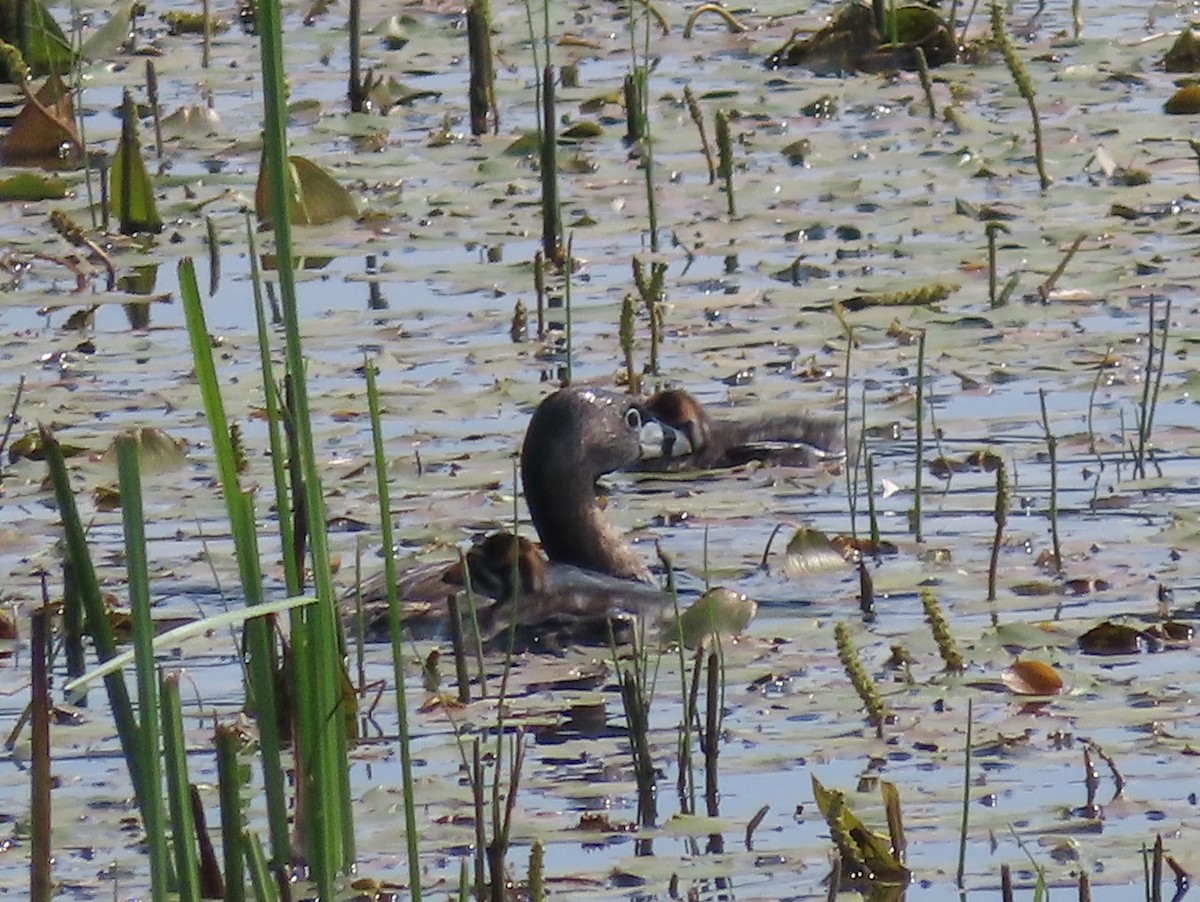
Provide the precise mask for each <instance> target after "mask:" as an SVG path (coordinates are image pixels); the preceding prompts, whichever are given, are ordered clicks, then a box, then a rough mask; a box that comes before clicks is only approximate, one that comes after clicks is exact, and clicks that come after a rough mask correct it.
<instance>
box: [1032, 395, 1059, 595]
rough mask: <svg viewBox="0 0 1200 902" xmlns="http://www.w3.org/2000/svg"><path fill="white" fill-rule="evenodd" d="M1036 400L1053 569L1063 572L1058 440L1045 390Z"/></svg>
mask: <svg viewBox="0 0 1200 902" xmlns="http://www.w3.org/2000/svg"><path fill="white" fill-rule="evenodd" d="M1038 400H1039V401H1040V402H1041V407H1042V432H1043V434H1044V435H1045V436H1046V451H1047V452H1048V453H1049V455H1050V512H1049V513H1050V539H1051V542H1052V543H1053V545H1054V569H1055V570H1056V571H1057V572H1059V573H1062V572H1063V559H1062V543H1060V542H1059V540H1058V439H1057V438H1055V436H1054V433H1052V432H1051V431H1050V417H1049V416H1048V415H1047V413H1046V390H1045V389H1044V388H1039V389H1038Z"/></svg>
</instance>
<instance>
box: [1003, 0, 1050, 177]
mask: <svg viewBox="0 0 1200 902" xmlns="http://www.w3.org/2000/svg"><path fill="white" fill-rule="evenodd" d="M992 40H993V41H995V43H996V46H997V47H998V48H1000V52H1001V53H1002V54H1003V55H1004V64H1005V65H1006V66H1007V67H1008V71H1009V74H1010V75H1012V78H1013V81H1014V82H1015V83H1016V85H1017V91H1018V92H1019V93H1020V95H1021V97H1022V98H1024V100H1025V103H1026V104H1028V106H1029V116H1030V118H1031V119H1032V120H1033V148H1034V156H1035V158H1036V160H1037V171H1038V179H1039V181H1040V182H1041V186H1042V190H1043V191H1045V190H1046V189H1047V188H1049V187H1050V176H1049V175H1047V174H1046V151H1045V148H1044V147H1043V145H1042V120H1041V118H1040V117H1039V116H1038V111H1037V101H1036V100H1035V99H1034V98H1035V95H1036V92H1035V91H1034V88H1033V81H1032V80H1031V79H1030V77H1029V72H1028V71H1027V70H1026V69H1025V64H1024V63H1022V62H1021V59H1020V57H1018V56H1017V51H1016V49H1015V48H1014V47H1013V43H1012V40H1011V39H1010V38H1009V36H1008V30H1007V29H1006V28H1005V27H1004V6H1003V4H1001V3H999V2H997V0H992Z"/></svg>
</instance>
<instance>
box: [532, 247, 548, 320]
mask: <svg viewBox="0 0 1200 902" xmlns="http://www.w3.org/2000/svg"><path fill="white" fill-rule="evenodd" d="M533 292H534V294H535V295H537V317H538V320H537V323H538V330H537V337H538V341H544V340H545V338H546V255H545V254H543V253H542V251H541V249H540V248H539V249H538V251H537V253H535V254H534V255H533Z"/></svg>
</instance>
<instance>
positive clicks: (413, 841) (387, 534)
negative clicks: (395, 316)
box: [365, 360, 467, 902]
mask: <svg viewBox="0 0 1200 902" xmlns="http://www.w3.org/2000/svg"><path fill="white" fill-rule="evenodd" d="M365 370H366V374H367V410H368V411H369V412H370V416H371V437H372V439H373V443H374V444H373V450H374V454H375V481H376V487H377V491H378V494H379V528H380V532H381V534H382V536H383V548H384V554H383V572H384V575H385V577H386V580H387V601H388V631H389V635H390V638H391V640H392V670H393V672H394V674H395V678H396V717H397V721H398V732H399V733H400V740H399V741H400V773H401V779H402V782H403V785H404V838H405V843H406V845H407V847H408V877H409V882H410V884H411V886H410V889H409V892H410V895H411V898H412V899H413V902H420V900H421V862H420V855H419V853H420V848H419V845H418V842H417V839H418V837H417V819H416V808H415V805H416V802H415V799H414V797H413V777H412V751H411V749H410V747H409V735H408V700H407V696H406V694H405V687H404V654H403V652H402V648H403V645H404V639H403V636H402V624H401V622H400V599H399V597H398V595H399V593H398V592H397V589H396V558H395V555H393V554H392V549H393V548H394V547H395V545H394V542H393V537H392V508H391V503H390V501H389V497H388V486H387V457H386V456H385V455H384V451H383V429H382V428H381V425H380V423H381V417H380V411H379V387H378V385H376V382H375V363H374V361H371V360H368V361H367V362H366V367H365ZM463 572H464V573H466V572H467V571H466V569H465V568H464V570H463Z"/></svg>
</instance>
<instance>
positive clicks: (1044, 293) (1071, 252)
mask: <svg viewBox="0 0 1200 902" xmlns="http://www.w3.org/2000/svg"><path fill="white" fill-rule="evenodd" d="M1086 237H1087V235H1086V234H1081V235H1076V236H1075V240H1074V241H1072V242H1071V246H1070V247H1068V248H1067V252H1066V253H1065V254H1063V257H1062V259H1061V260H1059V261H1058V266H1056V267H1055V268H1054V272H1052V273H1050V275H1049V276H1048V277H1047V278H1046V281H1044V282H1043V283H1042V284H1041V285H1039V286H1038V288H1037V293H1038V297H1040V298H1041V299H1042V301H1043V302H1045V301H1048V300H1050V293H1051V292H1052V291H1054V286H1055V285H1057V284H1058V280H1059V279H1061V278H1062V274H1063V273H1064V272H1066V271H1067V264H1069V263H1070V262H1071V260H1072V259H1074V257H1075V254H1077V253H1078V252H1079V246H1080V245H1081V244H1083V239H1084V238H1086Z"/></svg>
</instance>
